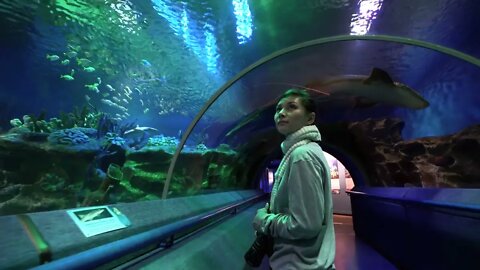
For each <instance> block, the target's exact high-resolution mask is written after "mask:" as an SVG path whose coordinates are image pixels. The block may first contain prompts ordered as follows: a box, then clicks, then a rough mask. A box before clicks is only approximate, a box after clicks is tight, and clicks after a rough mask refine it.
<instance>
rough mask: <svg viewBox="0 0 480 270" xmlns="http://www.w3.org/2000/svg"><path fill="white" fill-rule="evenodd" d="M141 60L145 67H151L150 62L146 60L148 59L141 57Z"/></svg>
mask: <svg viewBox="0 0 480 270" xmlns="http://www.w3.org/2000/svg"><path fill="white" fill-rule="evenodd" d="M141 62H142V65H144V66H145V67H147V68H149V67H152V64H150V62H148V60H146V59H142V61H141Z"/></svg>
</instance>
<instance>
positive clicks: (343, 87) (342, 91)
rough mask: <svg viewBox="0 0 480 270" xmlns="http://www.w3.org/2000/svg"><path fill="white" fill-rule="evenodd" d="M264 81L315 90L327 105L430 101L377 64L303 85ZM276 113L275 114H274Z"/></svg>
mask: <svg viewBox="0 0 480 270" xmlns="http://www.w3.org/2000/svg"><path fill="white" fill-rule="evenodd" d="M262 85H285V86H288V87H293V88H301V89H305V90H307V91H310V92H311V93H312V98H313V99H314V100H315V102H316V103H317V104H320V106H321V107H324V108H327V109H329V108H339V107H340V108H345V107H347V108H367V107H372V106H374V105H377V104H388V105H392V106H397V107H406V108H411V109H424V108H426V107H428V106H429V105H430V104H429V102H428V101H427V100H425V99H424V98H423V97H422V95H420V94H419V93H418V92H417V91H415V90H414V89H413V88H411V87H409V86H407V85H405V84H402V83H400V82H396V81H394V80H393V79H392V77H390V75H389V74H388V73H387V72H386V71H385V70H383V69H380V68H377V67H374V68H373V69H372V71H371V73H370V74H369V75H341V76H336V77H332V78H329V79H327V80H322V81H312V82H309V83H307V84H304V85H300V84H293V83H288V82H274V83H263V84H262ZM274 102H275V101H271V102H270V103H267V104H266V105H264V106H263V107H262V108H261V109H258V110H256V111H254V112H252V113H251V114H249V115H247V116H246V117H244V118H243V119H242V120H240V121H239V122H238V123H237V124H236V125H235V126H234V127H233V128H232V129H231V130H229V131H228V132H227V134H226V135H225V136H226V137H230V136H232V135H233V134H235V133H237V132H238V131H239V130H240V129H244V128H246V126H248V125H250V124H251V123H252V122H255V121H256V120H258V119H259V118H260V116H261V115H263V114H265V113H268V112H269V111H268V109H269V108H272V107H274V106H275V103H274ZM272 117H273V116H272Z"/></svg>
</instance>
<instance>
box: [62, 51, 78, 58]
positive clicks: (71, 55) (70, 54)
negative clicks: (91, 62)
mask: <svg viewBox="0 0 480 270" xmlns="http://www.w3.org/2000/svg"><path fill="white" fill-rule="evenodd" d="M63 54H64V55H66V56H67V57H68V58H74V57H76V56H77V52H75V51H70V52H66V53H63Z"/></svg>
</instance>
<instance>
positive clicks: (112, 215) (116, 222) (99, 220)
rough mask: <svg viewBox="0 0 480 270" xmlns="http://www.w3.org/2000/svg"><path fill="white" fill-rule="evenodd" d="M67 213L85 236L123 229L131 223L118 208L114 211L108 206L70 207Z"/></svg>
mask: <svg viewBox="0 0 480 270" xmlns="http://www.w3.org/2000/svg"><path fill="white" fill-rule="evenodd" d="M114 209H115V208H114ZM116 212H118V214H117V213H116ZM67 214H68V215H69V216H70V217H71V218H72V220H73V222H75V224H76V225H77V227H78V228H79V229H80V231H81V232H82V233H83V234H84V235H85V236H86V237H90V236H94V235H98V234H102V233H106V232H111V231H115V230H118V229H123V228H126V227H127V226H130V225H131V223H130V221H129V219H128V218H127V217H126V216H125V215H123V214H122V213H121V212H120V211H119V210H118V209H116V211H115V210H112V209H110V208H109V207H108V206H92V207H84V208H79V209H70V210H67Z"/></svg>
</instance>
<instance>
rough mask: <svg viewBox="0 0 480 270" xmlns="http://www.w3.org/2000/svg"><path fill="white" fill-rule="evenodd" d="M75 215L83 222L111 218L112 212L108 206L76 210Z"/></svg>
mask: <svg viewBox="0 0 480 270" xmlns="http://www.w3.org/2000/svg"><path fill="white" fill-rule="evenodd" d="M74 214H75V216H77V217H78V219H79V220H80V221H82V222H88V221H92V220H98V219H102V218H111V217H112V214H110V212H109V211H108V210H107V208H106V207H104V208H99V209H90V210H83V211H77V212H74Z"/></svg>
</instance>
